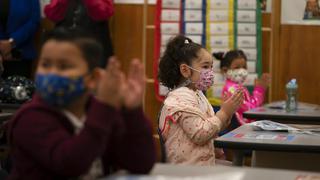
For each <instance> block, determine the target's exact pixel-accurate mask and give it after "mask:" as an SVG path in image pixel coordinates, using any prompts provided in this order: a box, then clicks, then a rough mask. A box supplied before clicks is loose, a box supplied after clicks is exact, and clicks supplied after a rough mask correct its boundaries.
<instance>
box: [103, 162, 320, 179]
mask: <svg viewBox="0 0 320 180" xmlns="http://www.w3.org/2000/svg"><path fill="white" fill-rule="evenodd" d="M302 176H313V177H318V178H320V174H319V173H310V172H303V171H286V170H270V169H261V168H259V169H258V168H239V167H228V166H214V167H208V166H205V167H202V166H182V165H170V164H156V165H155V167H154V168H153V170H152V171H151V173H150V175H144V176H130V175H116V176H111V177H109V178H105V179H104V180H109V179H115V180H120V179H121V180H126V179H131V180H142V179H143V180H151V179H152V180H163V179H174V180H180V179H184V180H191V179H194V180H222V179H223V180H257V179H259V180H270V179H281V180H297V178H298V177H302ZM301 180H302V179H301Z"/></svg>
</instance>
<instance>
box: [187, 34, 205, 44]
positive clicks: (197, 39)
mask: <svg viewBox="0 0 320 180" xmlns="http://www.w3.org/2000/svg"><path fill="white" fill-rule="evenodd" d="M186 36H187V37H188V38H190V39H191V40H192V41H193V42H195V43H198V44H200V45H201V44H202V36H199V35H186Z"/></svg>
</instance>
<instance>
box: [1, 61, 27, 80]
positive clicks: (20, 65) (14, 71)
mask: <svg viewBox="0 0 320 180" xmlns="http://www.w3.org/2000/svg"><path fill="white" fill-rule="evenodd" d="M32 63H33V61H31V60H21V61H4V62H3V67H4V72H3V74H2V78H6V77H8V76H13V75H18V76H24V77H26V78H29V79H30V78H31V72H32Z"/></svg>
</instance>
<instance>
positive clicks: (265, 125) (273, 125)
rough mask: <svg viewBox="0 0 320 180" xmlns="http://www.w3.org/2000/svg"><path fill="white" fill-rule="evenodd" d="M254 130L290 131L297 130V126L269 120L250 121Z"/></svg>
mask: <svg viewBox="0 0 320 180" xmlns="http://www.w3.org/2000/svg"><path fill="white" fill-rule="evenodd" d="M250 125H251V126H252V127H253V129H254V130H258V131H259V130H264V131H291V130H298V129H297V128H294V127H291V126H288V125H286V124H281V123H277V122H273V121H269V120H262V121H255V122H252V123H250Z"/></svg>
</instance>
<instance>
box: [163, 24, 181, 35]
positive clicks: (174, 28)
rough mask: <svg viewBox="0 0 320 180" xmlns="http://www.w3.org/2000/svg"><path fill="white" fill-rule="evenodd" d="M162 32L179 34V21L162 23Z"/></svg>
mask: <svg viewBox="0 0 320 180" xmlns="http://www.w3.org/2000/svg"><path fill="white" fill-rule="evenodd" d="M160 26H161V34H179V30H180V29H179V28H180V24H179V23H161V25H160Z"/></svg>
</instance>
